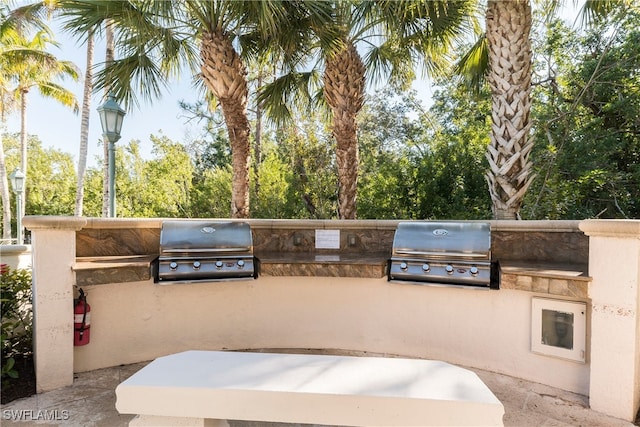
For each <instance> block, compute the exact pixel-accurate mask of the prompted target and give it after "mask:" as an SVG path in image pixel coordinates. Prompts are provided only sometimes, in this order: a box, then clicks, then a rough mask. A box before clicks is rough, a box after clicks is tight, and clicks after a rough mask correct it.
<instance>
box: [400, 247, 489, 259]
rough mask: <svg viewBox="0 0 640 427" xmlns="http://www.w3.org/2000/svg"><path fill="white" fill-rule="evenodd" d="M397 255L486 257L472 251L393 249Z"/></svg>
mask: <svg viewBox="0 0 640 427" xmlns="http://www.w3.org/2000/svg"><path fill="white" fill-rule="evenodd" d="M394 253H395V254H398V255H419V256H433V257H443V256H446V257H452V256H454V257H464V258H483V259H487V258H488V256H487V254H479V253H474V252H450V251H447V252H430V251H410V250H406V249H396V250H395V251H394Z"/></svg>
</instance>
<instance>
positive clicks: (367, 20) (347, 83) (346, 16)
mask: <svg viewBox="0 0 640 427" xmlns="http://www.w3.org/2000/svg"><path fill="white" fill-rule="evenodd" d="M328 3H330V4H331V6H332V9H333V14H332V16H333V22H332V25H330V26H322V27H313V30H314V32H315V34H316V37H317V39H318V44H317V51H316V52H314V53H313V54H314V55H316V56H318V57H319V58H320V61H321V62H322V63H323V64H324V67H323V69H324V72H323V76H322V81H321V82H320V81H318V80H317V77H316V76H315V73H316V72H317V71H316V70H315V69H314V70H312V71H310V72H295V71H294V72H292V73H290V74H288V75H285V76H283V77H281V78H280V79H278V80H277V81H276V82H274V83H273V84H271V85H269V86H267V87H266V88H265V89H264V90H263V93H262V94H261V99H262V100H263V101H264V102H265V103H266V104H267V105H268V107H267V112H268V113H269V114H270V116H271V117H272V119H274V120H275V121H283V120H284V119H286V118H287V117H290V116H291V115H290V113H289V112H288V111H287V110H286V109H283V108H280V106H278V102H277V101H278V100H280V99H295V96H290V95H285V96H282V95H281V92H282V91H283V90H300V89H302V91H303V92H304V93H310V92H313V90H310V89H309V85H310V84H316V83H318V84H320V86H321V90H322V95H323V96H324V101H325V102H326V104H327V105H328V107H329V108H330V110H331V116H332V133H333V136H334V138H335V141H336V163H337V168H338V181H339V188H338V215H339V217H340V218H341V219H354V218H355V217H356V199H357V182H358V138H357V130H358V128H357V115H358V113H359V112H360V110H361V108H362V106H363V103H364V100H365V89H366V85H367V80H368V79H367V77H369V79H373V80H374V81H380V80H383V79H388V80H387V82H388V83H391V84H397V85H400V86H406V85H407V84H408V82H410V81H411V80H412V79H413V78H414V76H415V74H414V71H413V70H414V68H415V66H416V65H418V63H421V64H422V65H423V66H424V69H425V70H426V71H428V72H432V73H433V72H437V71H438V70H439V69H440V66H441V65H442V64H443V63H444V59H445V56H444V54H445V53H446V51H447V49H448V48H449V46H450V44H451V43H452V42H453V40H454V39H455V38H456V37H457V36H458V35H459V34H460V33H462V32H464V30H465V29H466V27H465V24H466V23H468V22H470V21H469V17H470V16H471V15H472V14H471V11H472V8H473V2H471V1H361V2H351V1H342V0H338V1H332V2H328ZM361 51H363V52H365V53H364V57H362V56H361V54H360V52H361ZM319 67H322V64H319ZM314 99H318V96H315V97H314Z"/></svg>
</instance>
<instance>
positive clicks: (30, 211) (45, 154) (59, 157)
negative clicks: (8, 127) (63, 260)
mask: <svg viewBox="0 0 640 427" xmlns="http://www.w3.org/2000/svg"><path fill="white" fill-rule="evenodd" d="M3 142H4V146H5V153H6V161H7V169H8V170H10V171H12V170H14V169H15V168H16V167H18V166H19V165H20V135H19V134H13V135H5V138H4V141H3ZM27 144H28V150H29V158H30V161H29V163H28V165H27V167H28V168H29V169H28V171H27V179H26V191H25V195H24V199H25V208H26V212H27V215H73V203H74V200H75V195H74V194H75V179H76V174H75V168H74V162H73V157H72V156H71V155H70V154H68V153H64V152H62V151H60V150H57V149H53V148H44V147H43V146H42V142H41V141H40V140H39V139H38V138H37V137H34V136H30V137H29V138H28V141H27ZM11 203H12V204H13V205H14V206H15V194H13V191H12V192H11ZM70 204H71V205H70Z"/></svg>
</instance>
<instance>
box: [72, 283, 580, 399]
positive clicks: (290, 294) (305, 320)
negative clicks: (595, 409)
mask: <svg viewBox="0 0 640 427" xmlns="http://www.w3.org/2000/svg"><path fill="white" fill-rule="evenodd" d="M85 291H87V292H88V300H89V302H90V304H91V307H92V312H91V313H92V326H91V343H90V344H89V345H87V346H84V347H76V348H75V350H74V351H75V355H74V356H75V357H74V368H75V370H76V371H87V370H92V369H97V368H102V367H107V366H114V365H118V364H122V363H133V362H139V361H145V360H151V359H153V358H155V357H158V356H161V355H166V354H171V353H175V352H179V351H183V350H193V349H251V348H255V349H258V348H318V349H322V348H324V349H343V350H359V351H369V352H372V353H381V354H393V355H402V356H415V357H423V358H430V359H439V360H444V361H447V362H451V363H455V364H460V365H465V366H470V367H478V368H482V369H487V370H491V371H495V372H501V373H505V374H508V375H513V376H516V377H520V378H524V379H529V380H533V381H536V382H540V383H544V384H549V385H552V386H555V387H559V388H562V389H565V390H571V391H574V392H577V393H582V394H588V391H589V366H588V364H580V363H575V362H569V361H564V360H561V359H555V358H551V357H546V356H540V355H536V354H533V353H531V351H530V331H531V297H532V296H533V295H534V294H532V293H529V292H522V291H515V290H499V291H493V290H492V291H489V290H473V289H459V288H450V287H449V288H444V287H432V286H416V285H401V284H392V283H388V282H387V281H386V279H361V278H331V277H266V276H265V277H260V278H259V279H258V280H254V281H242V282H218V283H200V284H179V285H157V284H154V283H153V282H152V281H151V280H149V281H145V282H132V283H119V284H110V285H97V286H90V287H86V288H85Z"/></svg>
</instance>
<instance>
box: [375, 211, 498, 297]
mask: <svg viewBox="0 0 640 427" xmlns="http://www.w3.org/2000/svg"><path fill="white" fill-rule="evenodd" d="M388 278H389V280H390V281H394V282H408V283H418V284H428V283H431V284H444V285H458V286H473V287H483V288H497V287H498V281H499V274H498V273H497V264H496V263H493V262H492V260H491V228H490V226H489V224H486V223H455V222H403V223H400V224H398V228H397V229H396V233H395V236H394V239H393V249H392V254H391V259H390V260H389V276H388Z"/></svg>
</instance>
